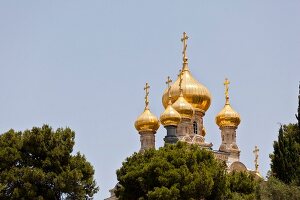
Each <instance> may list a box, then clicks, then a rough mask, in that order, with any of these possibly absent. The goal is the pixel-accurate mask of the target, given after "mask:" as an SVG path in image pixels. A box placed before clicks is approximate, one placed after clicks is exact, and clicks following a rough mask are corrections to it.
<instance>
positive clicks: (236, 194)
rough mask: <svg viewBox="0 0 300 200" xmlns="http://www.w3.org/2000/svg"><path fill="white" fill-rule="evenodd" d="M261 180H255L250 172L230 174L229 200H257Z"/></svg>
mask: <svg viewBox="0 0 300 200" xmlns="http://www.w3.org/2000/svg"><path fill="white" fill-rule="evenodd" d="M260 182H261V180H257V181H256V180H255V178H254V175H252V174H250V173H248V172H235V171H233V172H231V173H229V174H228V187H229V190H230V193H229V194H228V195H227V199H235V200H238V199H241V200H246V199H249V200H252V199H256V196H257V190H258V189H259V183H260Z"/></svg>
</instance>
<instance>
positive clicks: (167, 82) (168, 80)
mask: <svg viewBox="0 0 300 200" xmlns="http://www.w3.org/2000/svg"><path fill="white" fill-rule="evenodd" d="M170 83H172V79H170V76H168V79H167V81H166V84H167V85H168V94H169V97H170V90H171V85H170Z"/></svg>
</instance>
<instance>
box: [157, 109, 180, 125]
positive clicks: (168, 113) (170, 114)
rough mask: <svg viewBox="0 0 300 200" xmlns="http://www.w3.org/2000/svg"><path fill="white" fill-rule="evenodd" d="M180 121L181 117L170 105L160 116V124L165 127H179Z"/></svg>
mask: <svg viewBox="0 0 300 200" xmlns="http://www.w3.org/2000/svg"><path fill="white" fill-rule="evenodd" d="M180 121H181V116H180V114H179V113H178V112H177V111H176V110H175V109H174V108H173V106H172V105H168V106H167V108H166V110H165V111H164V112H163V113H162V114H161V116H160V122H161V124H162V125H164V126H177V125H178V124H179V123H180Z"/></svg>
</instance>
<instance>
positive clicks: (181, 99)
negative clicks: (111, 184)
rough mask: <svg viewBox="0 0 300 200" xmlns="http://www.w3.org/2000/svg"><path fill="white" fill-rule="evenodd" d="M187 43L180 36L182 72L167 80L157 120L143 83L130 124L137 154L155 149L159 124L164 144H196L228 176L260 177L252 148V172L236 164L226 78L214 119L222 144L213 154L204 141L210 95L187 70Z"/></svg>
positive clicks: (234, 115)
mask: <svg viewBox="0 0 300 200" xmlns="http://www.w3.org/2000/svg"><path fill="white" fill-rule="evenodd" d="M187 40H188V36H187V34H186V33H185V32H184V33H183V37H182V38H181V42H182V43H183V52H182V54H183V61H182V68H181V69H180V71H179V74H178V77H177V80H176V81H175V82H174V83H172V80H171V79H170V77H167V81H166V85H167V88H166V90H165V91H164V93H163V94H162V104H163V106H164V108H165V110H164V111H163V112H162V113H161V115H160V117H159V118H158V117H157V116H155V115H154V114H153V113H151V111H150V107H149V99H148V97H149V89H150V86H149V84H148V83H146V85H145V87H144V90H145V108H144V111H143V112H142V114H141V115H139V116H138V117H137V119H136V121H135V123H134V125H135V128H136V130H137V132H138V133H139V135H140V143H141V148H140V152H143V151H145V150H147V149H150V148H155V134H156V131H157V130H158V128H159V127H160V124H161V125H162V126H163V127H164V128H165V129H166V135H165V137H164V142H165V143H168V144H174V143H176V142H177V141H182V142H187V143H189V144H197V145H199V146H200V147H201V148H205V149H208V150H210V151H212V152H213V154H214V155H215V157H216V158H217V159H220V160H223V161H225V162H226V165H227V170H228V172H231V171H248V172H250V173H252V174H254V175H255V177H261V175H260V173H259V171H258V151H259V150H258V148H257V147H256V146H255V150H254V151H253V153H254V154H255V160H254V162H255V170H250V169H248V168H247V167H246V166H245V165H244V164H243V163H242V162H241V161H240V150H239V147H238V145H237V143H236V137H237V129H238V126H239V124H240V122H241V117H240V115H239V113H238V112H237V111H235V110H234V109H233V108H232V106H231V105H230V100H229V84H230V82H229V80H228V79H227V78H226V79H225V81H224V87H225V99H224V107H223V109H222V110H221V111H220V112H219V113H218V114H217V115H216V117H215V122H216V124H217V125H218V127H219V129H220V136H221V141H222V143H221V145H220V147H219V148H218V149H217V150H214V149H213V144H212V143H211V142H207V141H206V140H205V135H206V130H205V127H204V122H203V121H204V120H203V119H204V117H205V112H206V111H207V110H208V109H209V107H210V104H211V94H210V92H209V90H208V89H207V88H206V87H205V86H204V85H203V84H201V83H200V82H199V81H197V80H196V79H195V78H194V77H193V75H192V73H191V71H190V69H189V65H188V57H187V53H186V50H187ZM110 192H111V195H112V196H111V197H110V198H108V199H116V198H115V196H114V189H112V190H111V191H110Z"/></svg>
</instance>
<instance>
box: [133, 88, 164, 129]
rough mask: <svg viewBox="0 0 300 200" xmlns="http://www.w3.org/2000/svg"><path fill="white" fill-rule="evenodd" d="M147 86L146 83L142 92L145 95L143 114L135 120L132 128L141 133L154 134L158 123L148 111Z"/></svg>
mask: <svg viewBox="0 0 300 200" xmlns="http://www.w3.org/2000/svg"><path fill="white" fill-rule="evenodd" d="M149 88H150V86H149V84H148V83H146V85H145V87H144V90H145V92H146V95H145V109H144V112H143V113H142V114H141V115H140V116H139V117H138V118H137V119H136V121H135V123H134V126H135V128H136V130H137V131H138V132H139V133H141V132H152V133H155V132H156V131H157V129H158V128H159V121H158V119H157V117H156V116H155V115H153V114H152V113H151V112H150V110H149V99H148V98H149Z"/></svg>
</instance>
